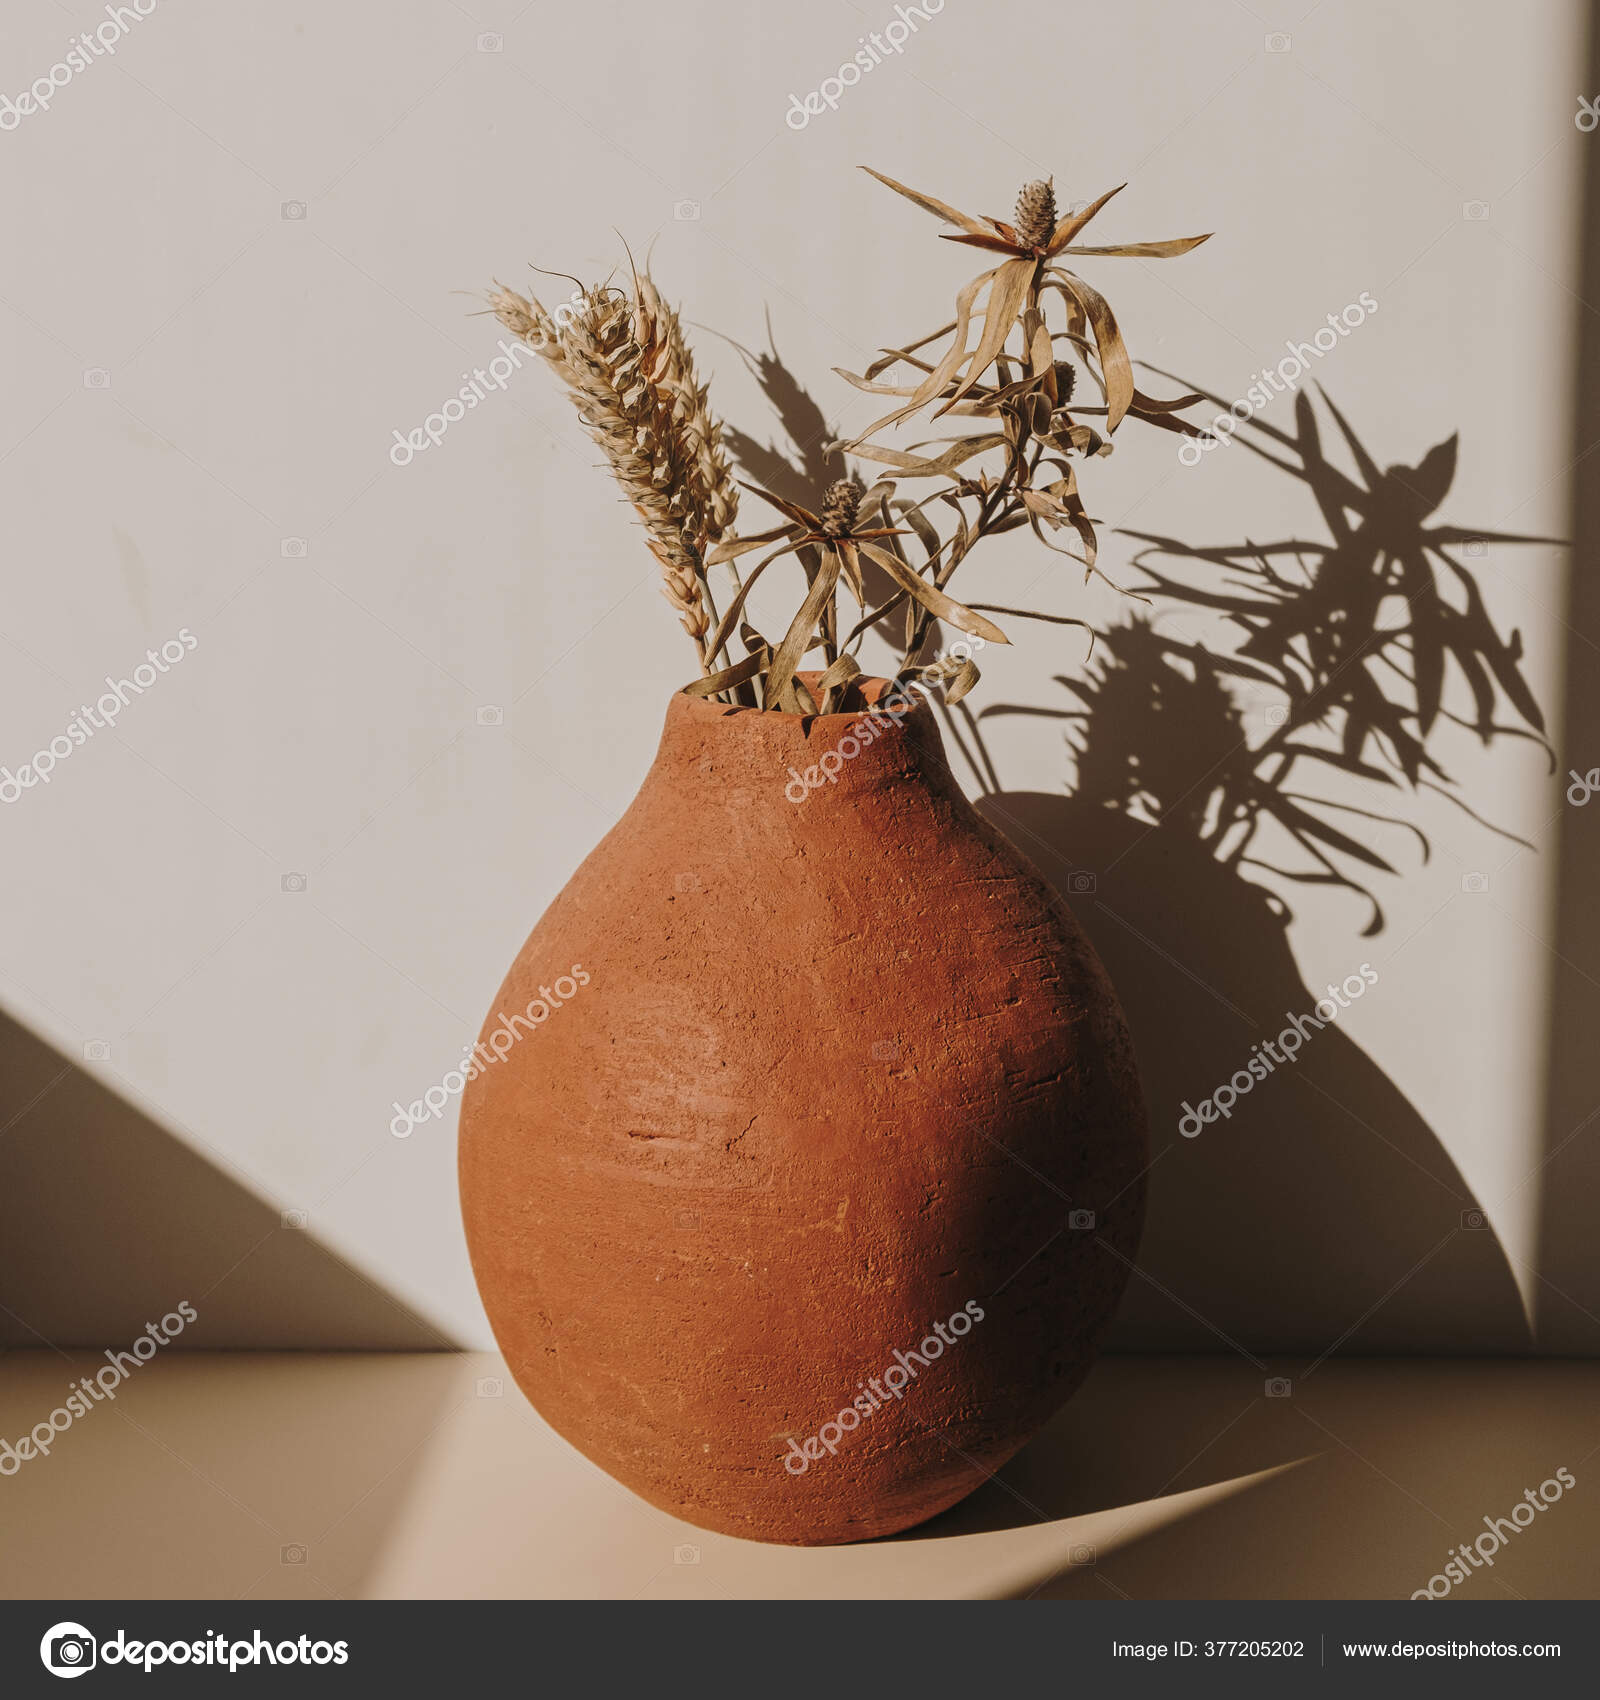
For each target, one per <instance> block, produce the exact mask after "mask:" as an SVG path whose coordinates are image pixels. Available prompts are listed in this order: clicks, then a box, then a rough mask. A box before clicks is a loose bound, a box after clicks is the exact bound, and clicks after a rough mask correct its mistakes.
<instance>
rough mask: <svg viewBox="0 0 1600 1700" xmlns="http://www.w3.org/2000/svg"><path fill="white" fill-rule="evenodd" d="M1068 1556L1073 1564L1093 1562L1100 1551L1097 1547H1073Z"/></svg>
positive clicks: (1097, 1557)
mask: <svg viewBox="0 0 1600 1700" xmlns="http://www.w3.org/2000/svg"><path fill="white" fill-rule="evenodd" d="M1068 1556H1069V1558H1070V1559H1071V1561H1072V1563H1074V1564H1094V1563H1095V1562H1096V1561H1097V1560H1098V1559H1099V1557H1100V1552H1099V1549H1098V1548H1097V1547H1074V1548H1073V1549H1072V1551H1071V1553H1070V1554H1069V1555H1068Z"/></svg>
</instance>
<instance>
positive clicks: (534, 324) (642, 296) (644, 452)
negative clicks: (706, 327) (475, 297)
mask: <svg viewBox="0 0 1600 1700" xmlns="http://www.w3.org/2000/svg"><path fill="white" fill-rule="evenodd" d="M489 305H490V307H491V309H492V310H493V312H494V314H495V316H496V317H497V318H498V319H499V320H500V322H501V324H503V325H504V326H505V327H506V329H507V330H509V331H511V332H512V333H513V334H514V335H516V336H518V337H520V338H522V339H523V340H524V341H525V342H527V343H529V344H530V345H531V346H532V347H534V348H535V349H537V351H538V352H539V353H540V354H541V355H542V356H543V357H544V359H545V361H546V363H547V364H548V365H549V366H550V367H551V369H552V370H553V371H554V372H555V373H556V375H557V376H558V377H559V378H560V379H561V380H562V382H563V383H564V385H565V386H566V389H567V393H568V394H569V396H570V397H571V399H572V403H573V405H574V406H575V407H576V408H577V410H578V416H579V418H580V419H582V421H583V423H584V425H585V426H586V427H587V428H588V431H589V434H590V435H591V436H592V437H593V438H594V440H595V441H596V442H597V443H599V445H600V446H601V448H602V449H604V450H605V453H606V458H607V460H608V461H609V462H610V464H611V470H612V472H613V473H614V474H615V476H616V479H617V482H618V483H619V484H620V485H621V486H622V490H623V493H624V495H626V496H627V498H628V500H629V501H630V502H632V504H633V506H634V509H635V511H636V512H637V513H638V515H639V517H640V519H641V520H642V521H643V522H644V528H645V532H646V534H647V538H648V542H649V545H650V549H651V552H652V553H653V554H654V555H655V557H656V559H657V560H658V561H659V562H660V563H661V573H662V593H663V594H664V595H665V596H666V598H667V601H668V602H669V603H671V604H672V607H673V609H674V610H675V611H676V613H677V615H678V618H679V620H680V621H681V622H682V624H683V628H684V630H685V631H686V632H688V634H689V636H690V638H691V639H692V640H693V642H694V646H695V653H696V654H697V655H698V657H699V660H700V667H701V672H702V674H705V673H709V672H710V671H711V659H712V658H711V656H710V655H709V653H708V652H707V648H706V638H707V635H708V633H709V632H710V631H711V630H712V628H713V626H714V625H715V624H716V619H717V610H716V604H715V602H714V600H713V599H712V596H711V590H710V586H709V585H708V584H707V582H706V569H705V557H706V553H707V551H708V550H709V549H710V548H711V546H712V545H713V544H714V543H715V542H716V541H717V539H718V538H719V537H721V535H722V533H723V532H724V530H726V529H727V527H728V526H729V525H731V524H732V521H733V517H734V515H735V513H736V512H737V505H738V498H737V493H736V490H735V487H734V484H733V479H732V474H731V473H730V471H729V469H728V464H727V460H726V457H725V455H724V454H723V451H722V439H721V429H720V427H719V426H718V424H717V422H716V420H715V419H714V418H713V417H712V415H711V414H710V412H709V410H708V409H707V407H706V397H705V390H704V388H703V387H701V386H699V385H697V384H696V382H695V376H694V363H693V359H692V357H691V356H690V354H689V350H688V347H687V344H686V343H685V342H684V339H683V333H682V330H681V328H680V327H679V325H678V320H677V315H676V314H674V313H673V312H672V310H671V309H670V308H669V307H667V306H666V304H665V303H664V302H663V301H662V300H661V299H660V297H659V295H657V293H656V291H655V287H654V285H653V284H651V283H650V282H649V280H648V278H640V279H639V280H638V295H637V298H636V299H634V300H632V301H630V300H629V299H628V297H627V296H626V295H624V294H623V293H622V292H621V291H620V290H617V289H612V288H609V287H606V286H599V287H596V288H593V289H590V290H587V291H585V292H584V294H583V297H582V299H581V301H580V302H579V303H578V304H577V307H576V310H575V311H574V312H573V313H572V314H570V315H563V317H562V319H561V320H560V321H557V320H556V319H555V318H554V317H553V316H552V315H551V314H550V313H548V312H547V311H546V310H545V308H544V307H543V305H542V304H541V303H540V302H539V301H537V300H536V299H534V298H532V297H529V296H523V295H519V294H517V292H516V291H515V290H510V289H506V288H505V287H504V286H501V285H497V286H496V287H495V289H494V290H493V291H492V292H491V294H490V296H489ZM735 582H737V580H736V581H735Z"/></svg>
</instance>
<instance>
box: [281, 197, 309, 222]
mask: <svg viewBox="0 0 1600 1700" xmlns="http://www.w3.org/2000/svg"><path fill="white" fill-rule="evenodd" d="M278 216H279V217H280V218H286V219H289V220H291V221H298V220H299V219H302V218H304V217H305V216H306V204H305V202H304V201H285V202H284V203H283V205H282V206H280V207H279V208H278Z"/></svg>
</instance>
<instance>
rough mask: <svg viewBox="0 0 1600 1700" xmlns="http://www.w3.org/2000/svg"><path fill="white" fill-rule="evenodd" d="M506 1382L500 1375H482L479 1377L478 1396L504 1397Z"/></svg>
mask: <svg viewBox="0 0 1600 1700" xmlns="http://www.w3.org/2000/svg"><path fill="white" fill-rule="evenodd" d="M505 1391H506V1384H505V1382H504V1381H503V1380H501V1378H500V1377H499V1376H498V1375H480V1376H479V1377H478V1397H479V1398H480V1399H503V1398H504V1397H505Z"/></svg>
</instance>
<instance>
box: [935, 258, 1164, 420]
mask: <svg viewBox="0 0 1600 1700" xmlns="http://www.w3.org/2000/svg"><path fill="white" fill-rule="evenodd" d="M1036 269H1037V264H1036V262H1035V261H1033V260H1007V261H1006V263H1005V264H1004V265H1003V266H1001V267H999V268H998V269H997V270H996V271H995V272H993V273H992V274H991V275H992V276H993V279H994V281H993V282H992V283H991V284H990V285H989V299H988V301H987V302H986V303H985V306H984V318H983V335H982V337H981V338H980V339H979V342H978V346H977V349H976V350H975V351H974V353H973V355H972V363H971V365H970V366H968V368H967V375H966V377H965V378H964V379H963V380H962V381H961V382H960V383H959V384H958V385H957V386H956V388H955V390H954V391H953V393H952V394H951V396H950V398H949V400H948V401H946V402H945V404H944V406H943V407H941V408H940V409H939V410H938V412H937V413H935V415H934V417H935V418H938V416H939V414H940V413H944V412H945V411H947V410H948V409H949V408H950V407H951V406H953V405H954V404H955V403H956V402H958V401H960V400H961V398H962V396H964V395H965V394H966V393H967V391H968V390H970V389H971V388H972V386H973V385H974V384H975V383H977V381H978V380H979V379H980V378H981V377H982V376H983V374H984V373H985V372H987V371H988V369H989V367H990V366H991V365H992V364H993V363H994V358H995V356H996V355H997V354H998V353H999V352H1000V350H1001V349H1002V348H1004V347H1005V343H1006V338H1007V337H1008V336H1010V334H1011V328H1012V326H1013V325H1015V324H1016V322H1017V315H1018V313H1020V312H1021V311H1022V305H1023V303H1024V302H1025V301H1026V300H1027V298H1028V287H1029V285H1030V284H1031V283H1032V282H1033V276H1034V272H1035V270H1036ZM1107 311H1108V312H1109V311H1110V309H1109V308H1108V309H1107ZM1129 382H1130V384H1131V382H1132V378H1131V376H1130V379H1129Z"/></svg>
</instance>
